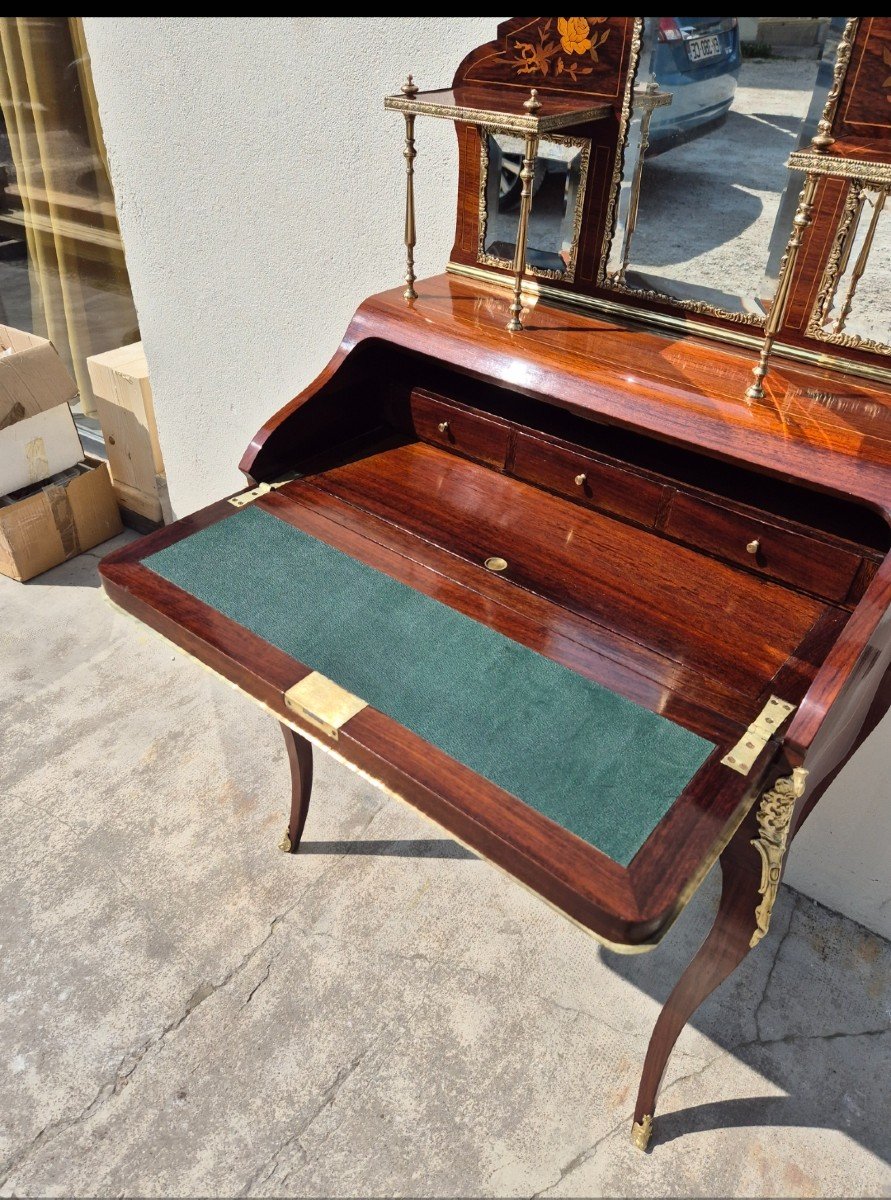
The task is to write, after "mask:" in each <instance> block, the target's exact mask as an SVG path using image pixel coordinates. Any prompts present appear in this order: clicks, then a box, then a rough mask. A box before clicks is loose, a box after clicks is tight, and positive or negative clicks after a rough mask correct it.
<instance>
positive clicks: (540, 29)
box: [503, 17, 611, 83]
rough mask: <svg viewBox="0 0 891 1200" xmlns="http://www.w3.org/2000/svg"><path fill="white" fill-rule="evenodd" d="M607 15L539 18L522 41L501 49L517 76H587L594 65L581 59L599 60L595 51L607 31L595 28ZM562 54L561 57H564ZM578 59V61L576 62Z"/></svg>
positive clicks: (609, 31)
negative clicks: (503, 49)
mask: <svg viewBox="0 0 891 1200" xmlns="http://www.w3.org/2000/svg"><path fill="white" fill-rule="evenodd" d="M608 19H609V18H608V17H556V18H555V17H543V18H542V20H541V21H540V22H539V23H538V25H535V26H533V27H532V29H531V30H529V31H527V37H526V39H525V40H520V39H517V40H515V41H514V42H513V45H509V46H508V49H507V50H505V51H504V52H503V57H504V58H505V59H506V60H507V61H508V62H509V63H511V64H512V65H513V67H514V68H515V70H516V73H517V74H518V75H541V76H542V78H547V76H549V75H551V74H552V73H553V75H563V74H564V73H565V74H566V75H568V76H569V77H570V79H571V80H572V81H573V83H574V82H575V81H576V79H577V78H578V77H579V76H582V75H590V74H591V73H592V72H593V70H594V68H593V66H589V65H588V64H587V63H586V62H585V58H588V59H590V60H591V62H595V63H597V62H600V55H599V51H600V49H601V47H602V46H603V45H604V44H605V43H606V42H607V40H608V39H609V36H610V33H611V30H609V29H598V28H597V26H598V25H602V24H604V23H605V22H606V21H607V20H608ZM564 56H565V57H564ZM579 59H581V61H579Z"/></svg>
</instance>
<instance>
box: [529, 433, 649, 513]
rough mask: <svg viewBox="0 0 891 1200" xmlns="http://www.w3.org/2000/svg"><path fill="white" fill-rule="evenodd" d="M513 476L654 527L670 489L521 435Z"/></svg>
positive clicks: (570, 451) (581, 453) (578, 452)
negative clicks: (667, 490)
mask: <svg viewBox="0 0 891 1200" xmlns="http://www.w3.org/2000/svg"><path fill="white" fill-rule="evenodd" d="M513 474H514V475H516V476H517V477H518V478H519V479H525V480H528V482H529V483H535V484H537V485H538V486H539V487H545V488H548V489H550V491H552V492H559V494H560V495H561V496H569V497H571V498H572V499H573V500H578V501H579V503H581V504H587V505H589V506H590V507H591V508H599V509H600V510H601V511H602V512H607V513H613V514H615V515H616V516H619V517H625V518H626V519H627V520H629V521H637V522H638V523H639V524H641V525H653V524H654V522H655V520H656V514H657V513H658V511H659V505H660V503H661V502H662V497H663V494H664V493H665V491H666V489H665V488H664V487H663V486H662V485H661V484H658V483H654V482H652V481H651V480H649V479H645V478H644V477H643V476H641V475H634V474H632V473H631V472H630V471H624V470H622V468H621V467H613V466H611V465H610V464H609V463H604V462H601V461H600V460H599V459H597V458H591V457H589V456H588V455H586V454H584V453H583V452H582V451H580V450H570V449H566V448H565V447H563V446H555V445H552V443H550V442H543V441H540V440H539V439H538V438H533V437H529V436H528V435H527V434H524V433H521V434H519V435H518V436H517V443H516V450H515V452H514V465H513Z"/></svg>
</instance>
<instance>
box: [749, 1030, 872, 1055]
mask: <svg viewBox="0 0 891 1200" xmlns="http://www.w3.org/2000/svg"><path fill="white" fill-rule="evenodd" d="M883 1033H889V1034H891V1025H883V1026H881V1027H880V1028H879V1029H850V1030H848V1029H840V1030H838V1031H837V1032H836V1033H786V1034H784V1035H783V1036H782V1037H778V1038H753V1039H752V1040H751V1041H749V1042H736V1043H735V1044H734V1045H733V1046H730V1047H729V1050H731V1051H732V1052H733V1053H734V1054H735V1053H736V1052H737V1050H748V1049H749V1048H750V1047H752V1046H782V1045H790V1046H791V1045H792V1044H793V1042H835V1041H839V1040H841V1039H843V1038H857V1037H879V1036H880V1035H881V1034H883Z"/></svg>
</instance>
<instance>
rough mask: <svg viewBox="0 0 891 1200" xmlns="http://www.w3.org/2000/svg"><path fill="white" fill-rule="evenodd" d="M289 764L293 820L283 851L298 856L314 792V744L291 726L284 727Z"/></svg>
mask: <svg viewBox="0 0 891 1200" xmlns="http://www.w3.org/2000/svg"><path fill="white" fill-rule="evenodd" d="M281 731H282V733H283V734H284V738H285V746H286V748H287V751H288V762H289V763H290V764H291V819H290V821H289V822H288V828H287V829H286V830H285V836H284V837H283V838H282V841H281V849H282V850H284V851H285V853H286V854H296V853H297V850H298V848H299V846H300V839H301V837H302V836H303V826H304V825H305V824H306V814H307V813H308V812H309V797H310V793H311V792H312V742H309V741H307V739H306V738H305V737H302V736H301V735H300V734H299V733H297V731H296V730H294V729H292V728H291V727H290V725H282V726H281Z"/></svg>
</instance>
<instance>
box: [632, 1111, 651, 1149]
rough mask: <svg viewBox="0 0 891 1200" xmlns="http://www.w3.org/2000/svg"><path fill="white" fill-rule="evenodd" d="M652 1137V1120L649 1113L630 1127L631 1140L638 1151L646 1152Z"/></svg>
mask: <svg viewBox="0 0 891 1200" xmlns="http://www.w3.org/2000/svg"><path fill="white" fill-rule="evenodd" d="M652 1136H653V1118H652V1117H651V1116H650V1114H649V1113H647V1115H646V1116H645V1117H644V1118H643V1120H641V1121H635V1122H634V1124H633V1125H632V1126H631V1140H632V1142H634V1144H635V1146H637V1148H638V1150H646V1149H647V1147H648V1146H649V1144H650V1138H651V1137H652Z"/></svg>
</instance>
